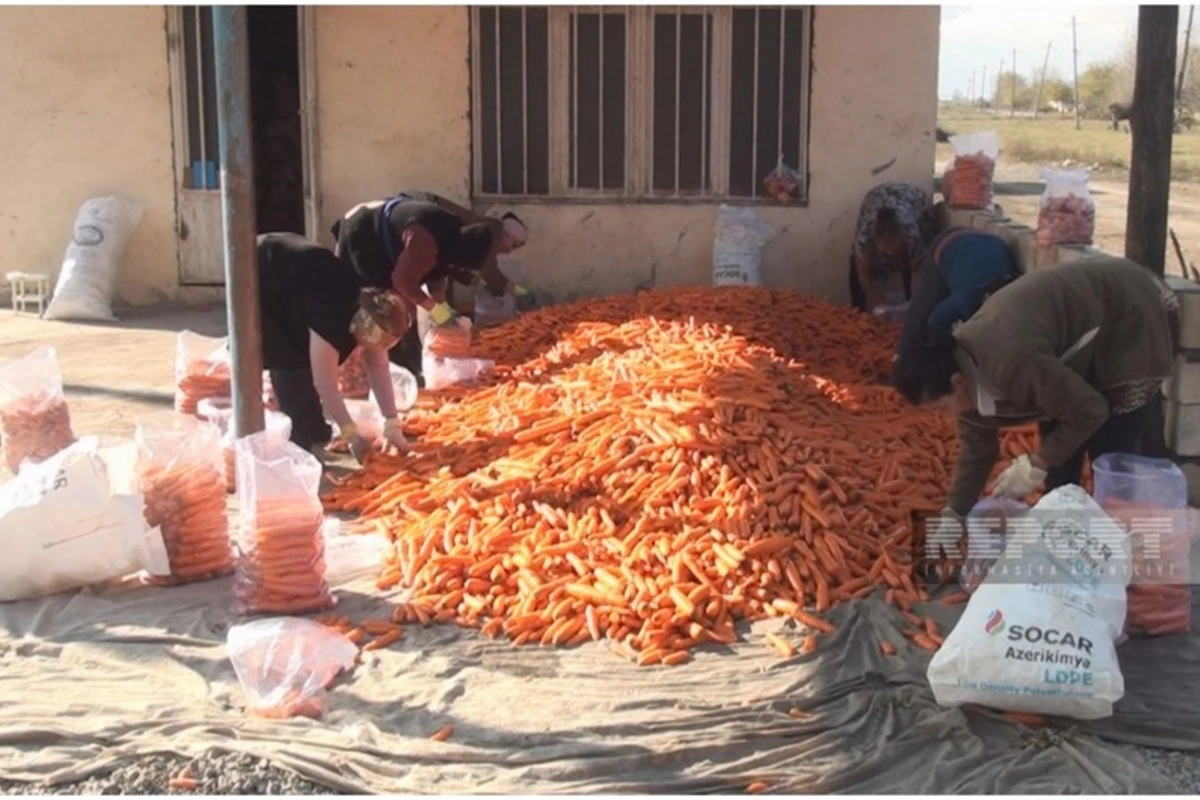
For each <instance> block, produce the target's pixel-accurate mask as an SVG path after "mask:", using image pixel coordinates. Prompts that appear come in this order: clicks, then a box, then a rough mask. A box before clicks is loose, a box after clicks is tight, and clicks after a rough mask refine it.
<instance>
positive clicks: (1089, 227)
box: [1036, 169, 1096, 247]
mask: <svg viewBox="0 0 1200 800" xmlns="http://www.w3.org/2000/svg"><path fill="white" fill-rule="evenodd" d="M1042 180H1044V181H1045V182H1046V190H1045V191H1044V192H1043V193H1042V202H1041V205H1040V206H1039V207H1038V224H1037V236H1036V238H1037V243H1038V244H1040V245H1041V246H1042V247H1050V246H1051V245H1056V244H1078V245H1090V244H1091V243H1092V239H1093V237H1094V236H1095V234H1096V201H1095V200H1094V199H1093V198H1092V193H1091V192H1090V191H1089V190H1088V173H1087V170H1082V169H1043V170H1042Z"/></svg>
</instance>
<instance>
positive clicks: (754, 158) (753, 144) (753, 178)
mask: <svg viewBox="0 0 1200 800" xmlns="http://www.w3.org/2000/svg"><path fill="white" fill-rule="evenodd" d="M759 11H760V7H759V6H755V7H754V90H753V91H752V92H751V95H752V96H753V98H754V123H753V126H752V127H751V129H750V130H751V134H750V169H751V170H752V174H751V175H750V196H751V197H754V196H755V195H757V194H758V62H759V50H758V34H759V24H760V23H761V22H762V20H761V19H760V18H759Z"/></svg>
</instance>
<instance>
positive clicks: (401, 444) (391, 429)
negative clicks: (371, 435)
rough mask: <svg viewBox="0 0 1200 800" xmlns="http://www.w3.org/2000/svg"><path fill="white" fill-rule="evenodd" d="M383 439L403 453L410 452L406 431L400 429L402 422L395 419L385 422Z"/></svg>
mask: <svg viewBox="0 0 1200 800" xmlns="http://www.w3.org/2000/svg"><path fill="white" fill-rule="evenodd" d="M383 439H384V441H385V442H387V443H388V444H389V445H390V446H392V447H394V448H396V449H397V450H399V451H400V452H402V453H404V452H407V451H408V440H407V439H405V438H404V431H402V430H401V429H400V420H398V419H396V418H395V417H391V418H389V419H385V420H384V421H383Z"/></svg>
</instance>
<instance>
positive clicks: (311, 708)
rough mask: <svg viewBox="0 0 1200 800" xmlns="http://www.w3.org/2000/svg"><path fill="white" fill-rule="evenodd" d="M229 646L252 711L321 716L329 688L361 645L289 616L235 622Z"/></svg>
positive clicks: (281, 715) (268, 714)
mask: <svg viewBox="0 0 1200 800" xmlns="http://www.w3.org/2000/svg"><path fill="white" fill-rule="evenodd" d="M225 651H226V652H227V653H228V654H229V660H230V661H231V662H232V663H233V671H234V672H235V673H237V677H238V683H240V684H241V685H242V691H243V692H245V693H246V703H247V710H248V711H249V712H250V713H251V714H254V715H256V716H262V717H271V718H274V719H283V718H286V717H292V716H297V715H301V716H306V717H313V718H316V717H319V716H321V714H322V713H324V711H325V701H326V694H325V689H326V688H327V687H328V686H329V684H330V683H332V682H333V679H334V678H336V677H337V675H338V673H339V672H341V671H342V670H345V669H350V667H352V666H354V659H355V658H356V657H357V656H358V647H357V646H355V644H354V643H353V642H351V641H350V640H349V639H347V638H346V637H345V636H343V635H341V634H340V633H337V632H336V631H332V630H330V629H328V628H326V627H325V626H323V625H319V624H318V623H316V622H313V621H311V620H307V619H292V618H290V617H273V618H270V619H260V620H255V621H254V622H247V623H245V624H244V625H234V626H233V627H232V628H230V629H229V633H228V635H227V637H226V640H225Z"/></svg>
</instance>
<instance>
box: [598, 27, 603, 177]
mask: <svg viewBox="0 0 1200 800" xmlns="http://www.w3.org/2000/svg"><path fill="white" fill-rule="evenodd" d="M597 19H599V21H600V91H599V92H598V93H597V97H598V99H599V101H600V102H599V105H600V137H599V143H600V144H599V147H598V148H597V151H598V154H599V158H598V159H597V161H598V163H599V167H598V169H597V171H596V185H597V186H599V187H600V188H601V189H603V188H604V6H601V7H600V13H599V15H598V16H597Z"/></svg>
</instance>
